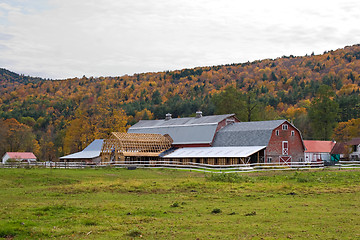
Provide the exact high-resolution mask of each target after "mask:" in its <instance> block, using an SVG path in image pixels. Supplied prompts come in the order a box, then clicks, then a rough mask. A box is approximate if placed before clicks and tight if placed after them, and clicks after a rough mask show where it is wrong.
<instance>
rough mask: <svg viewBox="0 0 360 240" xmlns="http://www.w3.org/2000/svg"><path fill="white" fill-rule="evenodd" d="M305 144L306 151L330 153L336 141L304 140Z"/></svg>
mask: <svg viewBox="0 0 360 240" xmlns="http://www.w3.org/2000/svg"><path fill="white" fill-rule="evenodd" d="M304 145H305V148H306V150H305V152H306V153H330V152H331V150H332V149H333V147H334V145H335V142H333V141H317V140H304Z"/></svg>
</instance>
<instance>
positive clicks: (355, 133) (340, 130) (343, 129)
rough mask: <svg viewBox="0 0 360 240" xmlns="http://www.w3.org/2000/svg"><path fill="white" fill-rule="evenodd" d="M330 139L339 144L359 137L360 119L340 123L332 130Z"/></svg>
mask: <svg viewBox="0 0 360 240" xmlns="http://www.w3.org/2000/svg"><path fill="white" fill-rule="evenodd" d="M332 137H333V138H334V139H335V140H336V141H340V142H346V141H349V140H351V139H352V138H355V137H360V118H356V119H351V120H349V121H347V122H340V123H339V124H338V126H337V127H336V128H335V129H334V133H333V135H332Z"/></svg>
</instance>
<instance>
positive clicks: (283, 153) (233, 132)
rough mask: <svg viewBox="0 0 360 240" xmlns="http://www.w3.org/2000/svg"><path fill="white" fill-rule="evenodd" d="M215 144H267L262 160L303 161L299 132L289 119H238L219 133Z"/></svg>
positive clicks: (274, 161) (235, 145)
mask: <svg viewBox="0 0 360 240" xmlns="http://www.w3.org/2000/svg"><path fill="white" fill-rule="evenodd" d="M213 146H214V147H225V146H232V147H244V146H265V147H266V149H265V151H264V159H262V160H261V159H260V161H259V162H266V163H290V162H302V161H303V160H304V150H305V146H304V143H303V140H302V137H301V133H300V131H299V130H298V129H297V128H295V127H294V126H293V125H292V124H291V123H290V122H288V121H287V120H273V121H256V122H238V123H234V124H231V125H229V126H226V127H224V128H223V129H221V130H220V131H218V133H217V134H216V137H215V140H214V143H213Z"/></svg>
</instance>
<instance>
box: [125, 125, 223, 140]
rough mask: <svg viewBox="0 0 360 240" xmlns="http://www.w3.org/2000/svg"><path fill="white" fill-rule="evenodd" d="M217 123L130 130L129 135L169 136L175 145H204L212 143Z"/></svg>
mask: <svg viewBox="0 0 360 240" xmlns="http://www.w3.org/2000/svg"><path fill="white" fill-rule="evenodd" d="M216 128H217V123H213V124H206V125H185V126H166V127H165V126H163V127H150V128H129V130H128V133H158V134H162V135H165V134H169V135H170V137H171V138H172V139H173V141H174V142H173V144H201V143H202V144H204V143H211V142H212V140H213V138H214V135H215V131H216Z"/></svg>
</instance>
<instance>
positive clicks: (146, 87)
mask: <svg viewBox="0 0 360 240" xmlns="http://www.w3.org/2000/svg"><path fill="white" fill-rule="evenodd" d="M359 56H360V46H359V45H354V46H351V47H345V48H344V49H339V50H336V51H329V52H324V54H321V55H312V56H304V57H295V56H288V57H286V56H284V57H281V58H278V59H265V60H261V61H255V62H251V63H250V62H247V63H242V64H229V65H222V66H212V67H199V68H194V69H183V70H176V71H164V72H157V73H142V74H134V75H133V76H129V75H125V76H121V77H99V78H93V77H86V76H83V77H82V78H72V79H64V80H49V79H41V78H32V77H28V76H23V75H18V74H16V73H13V72H10V71H8V70H6V69H0V119H1V122H0V124H1V125H0V126H2V127H1V130H0V138H1V142H0V154H3V153H4V152H5V151H20V150H21V151H25V150H24V149H27V150H29V149H30V150H32V151H34V152H36V153H37V156H38V157H39V158H40V159H41V160H49V159H57V158H58V157H59V156H63V155H65V154H69V153H72V152H76V151H79V150H82V149H83V148H84V147H85V146H87V144H89V143H90V142H91V141H92V140H94V139H96V138H105V137H106V136H107V135H108V134H109V133H110V132H111V131H126V128H127V127H129V126H130V125H132V124H134V123H136V122H137V121H139V120H141V119H163V118H164V117H165V114H166V113H168V112H169V113H172V115H173V117H187V116H194V115H195V112H196V111H197V110H202V111H203V114H204V115H212V114H223V113H235V114H236V116H237V117H238V118H239V119H240V120H241V121H256V120H272V119H279V118H285V119H288V120H289V121H291V122H293V123H294V125H295V126H296V127H297V128H299V129H300V130H301V132H302V134H303V138H304V139H320V140H331V139H333V138H334V139H345V138H349V136H350V135H351V136H352V135H355V136H356V134H358V133H356V131H355V130H354V129H356V126H358V125H356V124H357V123H358V121H357V119H359V118H360V96H359V89H360V58H359ZM351 126H352V127H351ZM354 126H355V127H354ZM339 129H342V130H341V131H340V130H339ZM349 129H350V130H349ZM351 129H352V130H351ZM346 131H347V133H345V132H346ZM1 134H2V135H1ZM341 134H342V135H343V136H341V137H340V135H341ZM345 135H346V136H347V137H346V136H345ZM1 136H5V137H1ZM19 136H23V139H21V138H20V140H19ZM4 139H5V140H4ZM22 140H23V141H22ZM4 141H5V142H4Z"/></svg>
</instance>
